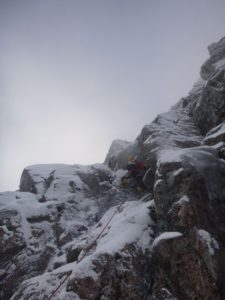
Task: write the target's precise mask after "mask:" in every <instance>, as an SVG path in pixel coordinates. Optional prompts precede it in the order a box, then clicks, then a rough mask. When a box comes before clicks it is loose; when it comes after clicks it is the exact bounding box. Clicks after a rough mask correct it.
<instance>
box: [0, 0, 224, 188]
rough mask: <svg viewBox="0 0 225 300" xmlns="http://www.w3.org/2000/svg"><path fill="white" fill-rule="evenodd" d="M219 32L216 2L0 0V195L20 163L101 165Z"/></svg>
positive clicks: (186, 75) (184, 80) (166, 100)
mask: <svg viewBox="0 0 225 300" xmlns="http://www.w3.org/2000/svg"><path fill="white" fill-rule="evenodd" d="M224 35H225V1H224V0H157V1H156V0H63V1H62V0H0V102H1V115H0V134H1V139H0V147H1V148H0V149H1V152H0V190H1V191H3V190H15V189H17V188H18V185H19V179H20V175H21V172H22V170H23V168H24V167H25V166H27V165H31V164H40V163H69V164H75V163H80V164H90V163H96V162H102V161H104V158H105V156H106V154H107V151H108V148H109V146H110V144H111V142H112V140H113V139H115V138H120V139H126V140H134V139H135V138H136V136H137V135H138V134H139V133H140V131H141V129H142V127H143V126H144V125H145V124H147V123H150V122H151V121H152V120H153V119H154V118H155V117H156V115H157V114H158V113H161V112H165V111H167V110H168V109H169V108H170V107H171V105H173V104H175V103H176V102H177V101H178V100H179V99H180V98H181V97H183V96H186V95H187V94H188V91H189V90H190V89H191V87H192V85H193V84H194V82H195V81H196V80H197V79H198V77H199V70H200V66H201V65H202V63H203V62H204V61H205V60H206V58H207V57H208V52H207V46H208V45H209V44H210V43H212V42H215V41H218V40H219V39H220V38H221V37H223V36H224Z"/></svg>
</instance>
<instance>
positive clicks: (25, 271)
mask: <svg viewBox="0 0 225 300" xmlns="http://www.w3.org/2000/svg"><path fill="white" fill-rule="evenodd" d="M209 54H210V57H209V59H208V60H207V61H206V62H205V63H204V64H203V66H202V67H201V73H200V74H201V79H199V80H198V81H197V82H196V83H195V85H194V87H193V89H192V90H191V91H190V93H189V95H188V96H187V97H185V98H182V99H181V100H180V101H179V102H178V103H177V104H175V105H174V106H173V107H172V108H171V110H170V111H169V112H167V113H164V114H160V115H158V116H157V117H156V119H155V120H154V121H153V122H152V123H151V124H148V125H145V126H144V128H143V129H142V131H141V133H140V134H139V136H138V137H137V139H136V140H135V141H134V142H126V141H121V140H116V141H114V142H113V144H112V146H111V148H110V150H109V152H108V154H107V156H106V159H105V162H104V163H103V164H96V165H91V166H81V165H63V164H54V165H37V166H29V167H26V168H25V169H24V171H23V174H22V176H21V181H20V190H19V191H16V192H5V193H0V236H1V240H0V246H1V247H0V249H1V250H0V254H1V258H2V259H1V261H0V288H1V290H0V299H4V300H8V299H11V300H21V299H24V300H27V299H33V300H37V299H38V300H45V299H46V300H47V299H49V297H51V295H52V299H57V300H72V299H73V300H74V299H75V300H80V299H81V300H85V299H87V300H94V299H96V300H100V299H101V300H119V299H121V300H122V299H123V300H124V299H126V300H132V299H135V300H139V299H140V300H161V299H167V300H175V299H179V300H183V299H184V300H186V299H187V300H189V299H190V300H191V299H215V300H217V299H218V300H222V299H224V297H225V288H224V286H225V281H224V278H225V274H224V269H223V265H224V262H225V238H224V237H225V232H224V228H225V221H224V220H225V218H224V217H225V189H224V186H225V185H224V183H225V160H224V158H225V156H224V154H225V126H224V124H225V123H224V122H225V113H224V112H225V38H222V39H221V40H220V41H218V42H217V43H213V44H212V45H210V46H209ZM128 154H132V155H134V156H136V157H137V158H138V159H140V160H142V161H143V162H144V163H145V165H146V167H147V172H146V174H145V176H144V183H145V185H146V188H147V191H146V192H145V194H144V195H140V194H137V193H136V191H135V190H134V189H133V188H132V187H127V188H121V186H120V180H121V177H122V176H123V175H124V174H125V173H126V170H124V169H125V168H126V164H127V156H128ZM111 218H112V219H111ZM110 219H111V220H110ZM109 220H110V223H109V224H108V225H107V222H108V221H109ZM106 225H107V226H106ZM105 226H106V227H105ZM102 230H103V234H102V235H100V237H99V238H98V236H99V234H100V233H101V231H102ZM90 245H94V246H93V247H91V248H90ZM84 253H85V254H86V255H85V256H83V254H84ZM81 257H83V259H82V260H80V258H81ZM65 276H66V277H67V280H66V281H65V282H64V284H63V285H62V286H61V287H60V289H59V290H57V292H56V293H55V294H54V295H53V294H52V293H53V292H54V291H55V290H56V289H57V287H59V284H60V282H61V281H62V279H63V278H65Z"/></svg>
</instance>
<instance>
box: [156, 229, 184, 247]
mask: <svg viewBox="0 0 225 300" xmlns="http://www.w3.org/2000/svg"><path fill="white" fill-rule="evenodd" d="M182 235H183V234H182V233H181V232H178V231H166V232H163V233H162V234H160V235H159V236H158V237H157V238H156V239H155V240H154V242H153V244H152V248H154V247H156V246H157V245H158V244H159V243H160V242H161V241H163V240H170V239H175V238H178V237H181V236H182Z"/></svg>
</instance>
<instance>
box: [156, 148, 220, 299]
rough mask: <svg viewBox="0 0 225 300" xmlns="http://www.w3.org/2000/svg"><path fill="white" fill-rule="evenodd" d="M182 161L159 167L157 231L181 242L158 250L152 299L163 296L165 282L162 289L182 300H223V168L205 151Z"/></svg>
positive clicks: (167, 243) (165, 244) (191, 152)
mask: <svg viewBox="0 0 225 300" xmlns="http://www.w3.org/2000/svg"><path fill="white" fill-rule="evenodd" d="M208 150H209V152H208ZM179 158H180V159H179V161H178V162H177V161H176V160H175V161H174V162H173V163H166V162H165V163H161V164H160V165H159V167H158V173H159V174H160V176H159V178H158V181H157V183H156V186H155V201H156V212H157V217H158V220H159V221H158V230H159V231H160V232H177V231H178V232H181V233H182V234H183V236H182V237H179V238H178V239H173V240H166V239H165V240H164V241H163V242H162V243H159V244H158V245H157V246H156V247H155V248H154V252H153V261H154V268H155V272H156V274H157V275H156V278H157V280H156V283H155V284H154V288H153V293H154V294H156V295H160V289H161V288H163V284H165V283H164V280H165V277H166V278H167V283H166V286H164V287H166V288H167V289H169V290H170V292H171V293H173V294H174V295H175V296H176V297H178V299H192V297H196V299H223V298H224V296H225V294H224V290H223V288H221V287H222V285H221V283H222V282H223V283H224V277H223V276H224V272H223V270H222V268H221V261H223V262H224V261H225V256H224V248H225V244H224V237H225V231H224V228H225V227H224V226H225V221H224V220H225V219H224V216H225V190H224V184H225V162H224V161H223V160H220V159H219V158H218V156H217V153H216V151H215V152H214V151H212V149H205V148H196V149H195V148H193V149H190V150H189V151H187V152H186V153H184V154H181V157H179ZM156 297H157V296H156ZM207 297H208V298H207ZM156 299H163V298H162V297H161V296H158V298H156Z"/></svg>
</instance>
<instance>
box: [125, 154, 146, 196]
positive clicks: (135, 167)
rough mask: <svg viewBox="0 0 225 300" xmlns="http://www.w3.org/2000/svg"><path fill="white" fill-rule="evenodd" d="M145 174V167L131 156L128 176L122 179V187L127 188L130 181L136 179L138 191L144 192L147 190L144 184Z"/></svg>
mask: <svg viewBox="0 0 225 300" xmlns="http://www.w3.org/2000/svg"><path fill="white" fill-rule="evenodd" d="M145 172H146V168H145V165H144V164H143V163H142V162H140V161H138V160H137V159H135V158H133V156H131V155H129V156H128V164H127V174H126V175H125V176H123V177H122V178H121V183H122V186H126V185H127V184H128V181H129V179H134V180H135V182H136V185H137V187H136V189H137V191H138V192H143V191H144V190H145V185H144V182H143V177H144V175H145Z"/></svg>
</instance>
